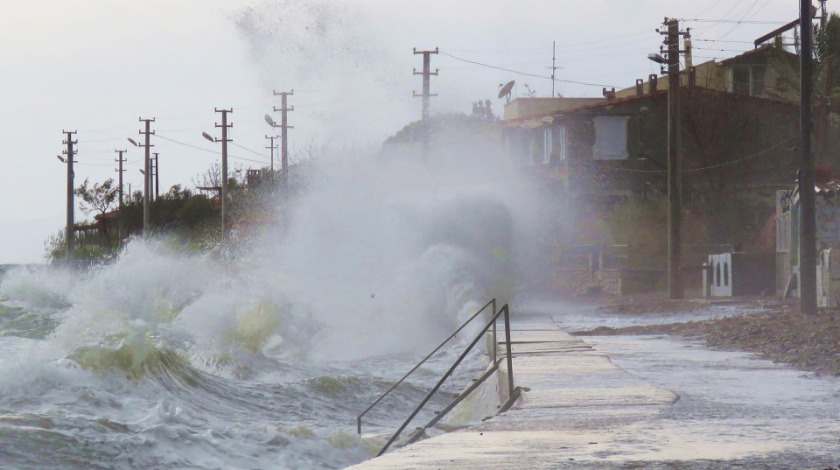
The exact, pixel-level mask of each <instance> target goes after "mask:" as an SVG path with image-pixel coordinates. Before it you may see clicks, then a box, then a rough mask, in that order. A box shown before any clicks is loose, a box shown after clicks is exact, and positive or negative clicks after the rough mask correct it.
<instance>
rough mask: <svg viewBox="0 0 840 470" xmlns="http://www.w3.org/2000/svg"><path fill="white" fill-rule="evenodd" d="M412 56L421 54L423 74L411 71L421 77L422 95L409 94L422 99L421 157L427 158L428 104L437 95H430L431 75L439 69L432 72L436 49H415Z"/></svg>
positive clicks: (429, 133)
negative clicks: (433, 56) (433, 55)
mask: <svg viewBox="0 0 840 470" xmlns="http://www.w3.org/2000/svg"><path fill="white" fill-rule="evenodd" d="M413 50H414V55H417V54H423V72H422V73H421V72H417V69H416V68H415V69H413V73H414V75H422V76H423V93H422V94H418V93H417V92H416V91H412V92H411V94H412V96H414V97H415V98H417V97H418V96H421V97H423V156H424V157H425V158H428V157H429V145H430V141H431V132H432V130H431V125H430V124H429V104H430V101H431V98H432V97H433V96H437V94H432V93H431V77H432V75H435V76H436V75H438V73H439V72H440V69H435V71H434V72H432V54H437V53H438V48H437V47H436V48H435V50H433V51H418V50H417V48H416V47H415V48H414V49H413Z"/></svg>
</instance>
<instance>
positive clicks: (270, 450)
mask: <svg viewBox="0 0 840 470" xmlns="http://www.w3.org/2000/svg"><path fill="white" fill-rule="evenodd" d="M365 15H367V13H366V12H365V11H364V10H363V9H360V8H358V7H356V6H353V5H352V4H350V3H347V2H339V3H334V2H324V1H302V0H294V1H290V2H263V3H258V4H257V5H256V6H255V7H252V8H251V9H249V10H247V11H244V12H243V13H242V15H241V17H239V18H238V19H237V21H238V23H237V24H238V26H239V28H240V30H241V31H242V32H243V35H244V37H245V38H246V39H247V40H248V41H249V42H250V43H251V44H252V48H253V51H254V58H255V65H256V67H257V68H258V69H259V71H260V72H261V73H262V74H263V76H264V77H266V81H267V83H270V85H268V86H270V87H277V86H280V84H282V83H305V84H306V85H307V87H311V88H312V89H321V90H327V91H326V92H324V94H322V95H321V97H320V98H319V99H323V100H324V101H328V102H330V103H331V104H330V106H329V107H327V108H322V109H323V111H317V112H313V113H310V114H308V115H307V117H306V118H305V119H306V120H309V121H310V122H313V123H317V125H316V126H315V125H314V126H312V127H314V128H315V129H316V130H317V131H318V132H321V134H319V135H320V136H322V138H323V139H324V141H325V142H327V143H328V144H330V145H325V146H323V147H320V150H319V151H317V152H313V153H312V154H311V155H310V157H311V158H310V159H309V160H307V161H305V162H301V163H300V164H299V165H296V166H294V167H293V168H292V180H293V181H295V185H294V186H295V187H294V188H293V190H291V191H288V192H284V191H279V190H278V191H277V192H275V193H273V194H267V195H266V196H265V199H264V200H262V201H260V203H259V204H257V205H256V206H255V207H253V208H252V211H253V212H255V213H257V214H258V217H253V218H252V219H251V220H259V221H260V222H259V223H253V222H251V223H248V222H245V223H242V224H240V225H235V229H234V232H233V233H232V236H231V241H230V243H229V245H227V246H225V247H223V249H220V250H213V251H210V252H205V253H197V252H194V251H191V250H190V249H188V248H185V247H183V246H181V244H180V242H179V241H178V240H177V239H176V238H167V237H157V238H152V239H135V240H132V241H131V242H130V243H129V244H128V246H127V247H126V248H125V249H124V250H123V251H122V252H121V253H120V254H119V256H118V258H117V259H116V261H115V262H114V263H112V264H109V265H105V266H101V267H97V268H94V269H91V270H90V271H88V272H69V271H65V270H61V269H53V268H32V267H20V268H16V269H12V270H11V271H9V272H7V273H6V274H5V275H4V277H2V279H1V280H0V461H2V462H4V463H6V464H8V465H11V466H17V467H54V466H59V465H61V466H64V467H65V468H97V467H102V468H109V467H113V466H124V467H134V468H172V467H189V468H193V467H197V468H337V467H343V466H346V465H349V464H352V463H355V462H358V461H361V460H363V459H365V458H368V457H370V456H371V455H372V452H374V451H376V450H378V447H379V446H380V445H381V444H382V439H381V436H383V435H385V434H386V433H389V432H391V431H393V429H395V428H396V427H397V425H398V424H399V423H400V422H401V420H402V419H403V418H404V417H405V416H407V415H408V414H409V413H410V411H411V410H412V409H413V407H414V406H415V405H416V403H418V402H419V400H420V399H421V398H422V396H423V395H424V394H425V393H426V391H427V390H428V388H429V386H430V384H432V383H434V381H435V380H437V378H438V377H439V376H440V374H441V373H442V372H443V371H444V370H446V368H448V366H449V365H450V364H451V362H452V360H453V359H454V357H455V356H456V355H457V354H458V353H459V352H460V350H461V349H462V348H463V346H464V345H465V342H466V341H468V340H469V339H471V338H467V337H466V336H465V337H462V338H459V339H458V340H457V341H456V344H454V345H452V347H450V348H448V349H445V350H443V351H442V352H441V353H440V354H438V355H437V356H435V357H434V358H433V359H432V361H430V362H429V363H428V364H427V365H426V366H424V367H423V368H421V369H420V370H419V371H418V374H416V377H413V378H412V379H411V380H410V381H409V383H408V384H407V385H406V386H405V387H401V388H399V389H398V390H397V392H396V393H395V395H394V397H393V399H391V400H390V401H388V402H384V403H383V406H382V407H379V408H377V409H375V410H374V411H373V412H371V413H370V415H368V416H367V418H366V419H367V420H368V421H367V422H366V423H365V426H366V427H365V432H366V433H370V434H371V435H373V436H378V437H367V438H366V439H359V438H358V437H356V436H355V417H356V415H357V414H358V413H359V412H360V411H361V410H363V409H364V408H366V406H367V405H368V404H369V403H371V402H372V401H373V400H374V399H375V398H376V397H377V396H379V394H381V393H382V392H383V391H385V390H386V389H387V388H388V387H389V386H390V384H391V383H393V381H394V380H396V379H398V378H399V377H400V376H401V375H402V374H403V373H404V372H405V371H406V370H408V369H409V368H410V367H411V366H412V365H413V364H414V363H415V362H416V361H417V360H418V359H419V357H422V355H424V354H426V353H427V352H428V351H430V350H431V349H432V348H433V347H434V346H436V345H437V344H438V343H439V342H440V341H441V340H442V339H443V338H445V337H446V336H448V335H449V334H450V333H451V332H452V331H453V330H454V329H455V328H456V327H457V325H459V324H460V323H461V322H462V321H463V320H464V319H466V318H467V316H469V315H471V314H472V313H474V312H475V311H476V310H477V309H478V308H479V307H480V306H481V305H483V304H484V303H485V302H486V301H487V300H488V299H489V298H490V297H497V298H498V299H499V300H500V301H503V302H504V301H512V300H515V294H516V292H517V290H518V289H519V288H520V286H519V284H518V283H519V281H518V280H519V279H526V278H528V277H529V273H530V272H531V271H532V270H531V269H530V267H531V263H530V262H529V261H528V260H532V259H536V258H538V257H539V256H535V253H537V252H538V251H537V250H535V243H534V240H535V235H534V234H535V233H537V232H538V231H539V228H540V227H541V226H542V224H541V218H542V215H541V214H542V210H541V209H540V208H541V207H542V206H541V204H540V202H539V201H540V198H539V197H538V195H537V194H533V193H531V190H530V189H527V188H526V187H524V186H523V185H522V184H520V177H519V171H518V168H516V167H515V166H514V165H513V163H512V162H511V161H509V160H508V159H507V158H506V156H505V155H504V152H502V151H501V149H500V148H499V147H498V146H497V145H496V144H495V143H494V142H495V141H494V140H493V139H487V138H486V137H487V136H482V135H473V133H472V132H473V131H472V130H470V129H448V132H446V133H443V137H440V138H438V140H436V141H434V142H433V146H432V152H431V154H429V155H428V156H427V158H418V156H417V155H416V152H414V151H411V149H410V148H408V147H406V148H405V149H403V148H401V147H400V146H397V147H394V148H391V149H390V151H389V152H388V153H380V152H379V151H378V148H379V147H380V145H379V143H378V142H381V139H379V137H377V139H379V140H376V142H377V144H376V147H377V150H376V151H369V150H359V148H361V147H360V146H358V145H357V146H355V147H354V146H346V145H344V144H346V143H348V142H355V143H357V144H358V143H360V142H361V143H362V144H365V145H367V142H366V141H365V139H369V138H370V137H369V136H371V135H374V136H376V135H378V134H379V133H381V132H393V130H391V131H387V129H392V128H393V127H399V126H398V125H395V123H403V122H404V123H407V122H408V121H409V118H407V117H406V116H408V113H407V112H406V108H403V106H402V105H403V104H404V103H403V101H401V100H400V99H397V98H394V97H395V96H396V95H395V94H394V93H396V90H397V88H398V87H397V86H396V85H395V84H394V82H393V81H390V80H391V79H390V78H389V77H390V76H391V73H392V72H393V71H392V70H390V68H391V67H392V66H393V62H391V61H389V60H388V57H387V56H385V55H384V54H383V53H382V51H383V50H384V48H380V47H378V46H377V44H379V42H378V41H379V40H378V38H377V37H376V33H375V31H374V32H366V31H365V30H364V29H363V28H359V27H358V26H359V25H360V24H362V23H364V22H365V20H366V16H365ZM280 38H283V41H282V42H281V41H280ZM362 66H365V70H364V73H362V72H361V68H362ZM362 75H364V76H365V77H366V79H367V80H368V83H369V82H370V81H371V80H372V81H373V82H374V83H377V84H379V85H381V87H380V88H379V89H378V91H377V93H375V94H366V95H365V96H362V95H361V94H359V93H355V92H353V93H346V90H345V89H343V88H342V87H341V86H339V85H342V84H347V83H354V82H355V83H360V79H361V77H362ZM319 93H320V92H319ZM399 93H401V94H405V90H403V89H400V90H399ZM295 96H297V94H296V95H295ZM408 102H409V103H411V104H412V107H411V114H416V113H417V105H418V103H412V102H410V101H408ZM319 113H320V114H319ZM296 124H297V123H296ZM383 137H384V136H383ZM341 146H344V147H350V148H354V150H336V149H338V148H340V147H341ZM362 147H363V146H362ZM252 215H253V214H252ZM523 260H525V261H526V262H522V261H523ZM476 327H477V326H476ZM473 331H475V328H474V329H473ZM467 336H470V335H467ZM484 365H485V364H484V359H483V351H476V352H475V354H473V355H472V356H471V357H470V358H468V360H467V362H466V363H465V365H464V366H462V367H463V370H461V371H460V372H459V375H458V377H457V378H456V379H455V380H454V381H453V382H452V383H449V384H447V385H446V390H447V391H450V392H455V391H458V390H460V389H461V388H462V387H463V385H464V384H465V383H467V382H468V381H469V380H470V379H471V378H472V377H473V376H474V375H476V373H477V372H478V371H480V370H481V369H482V368H483V367H484ZM435 400H443V398H436V399H435ZM433 405H439V404H436V403H433ZM438 409H439V408H438ZM428 413H430V412H428ZM419 418H420V419H428V417H424V416H423V415H421V416H420V417H419Z"/></svg>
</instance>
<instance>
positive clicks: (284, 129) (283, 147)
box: [272, 90, 295, 191]
mask: <svg viewBox="0 0 840 470" xmlns="http://www.w3.org/2000/svg"><path fill="white" fill-rule="evenodd" d="M272 93H274V96H280V108H277V107H276V106H275V107H274V112H275V113H276V112H278V111H280V112H281V113H282V114H281V115H280V130H281V132H280V178H281V179H282V180H283V190H284V191H285V190H286V185H287V184H288V180H289V129H294V128H295V127H294V126H290V125H289V121H288V116H287V114H286V113H288V112H289V111H294V110H295V107H294V106H292V107H291V108H290V107H288V105H287V104H288V103H287V99H288V97H289V96H294V94H295V90H292V91H281V92H277V91H272Z"/></svg>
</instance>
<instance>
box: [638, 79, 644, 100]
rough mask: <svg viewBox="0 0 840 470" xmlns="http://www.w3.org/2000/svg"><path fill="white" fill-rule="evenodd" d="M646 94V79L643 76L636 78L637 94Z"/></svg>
mask: <svg viewBox="0 0 840 470" xmlns="http://www.w3.org/2000/svg"><path fill="white" fill-rule="evenodd" d="M644 94H645V81H644V80H642V79H641V78H637V79H636V96H642V95H644Z"/></svg>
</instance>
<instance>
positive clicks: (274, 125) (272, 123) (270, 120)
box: [265, 114, 277, 127]
mask: <svg viewBox="0 0 840 470" xmlns="http://www.w3.org/2000/svg"><path fill="white" fill-rule="evenodd" d="M265 122H267V123H268V125H269V126H271V127H277V124H275V123H274V119H271V116H269V115H268V114H266V115H265Z"/></svg>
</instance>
